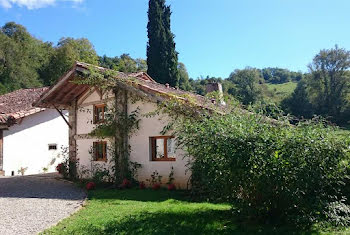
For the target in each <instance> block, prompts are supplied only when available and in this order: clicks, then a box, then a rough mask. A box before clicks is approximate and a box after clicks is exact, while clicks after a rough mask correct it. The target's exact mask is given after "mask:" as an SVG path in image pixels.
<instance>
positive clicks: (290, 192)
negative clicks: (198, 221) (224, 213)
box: [176, 111, 349, 224]
mask: <svg viewBox="0 0 350 235" xmlns="http://www.w3.org/2000/svg"><path fill="white" fill-rule="evenodd" d="M176 126H177V127H176V135H177V136H178V144H179V145H182V146H183V147H184V148H185V149H186V150H187V152H188V154H189V156H192V159H193V160H192V161H191V164H190V168H191V171H192V191H193V193H194V195H197V196H206V197H208V198H210V199H212V200H220V201H228V202H230V203H232V205H234V206H235V207H236V208H237V209H238V211H239V212H240V213H242V214H244V215H247V216H248V217H250V218H252V219H254V220H257V219H261V220H263V221H271V220H278V221H280V222H282V221H283V222H293V223H297V224H305V223H312V222H316V221H318V220H319V219H322V218H326V217H327V218H330V217H331V216H330V214H329V213H332V212H331V211H330V210H329V208H333V209H334V205H335V204H334V203H336V202H339V201H341V200H342V199H343V195H342V190H341V189H342V187H343V186H344V182H345V178H346V177H347V161H348V152H349V142H348V140H346V139H345V138H342V139H341V138H340V137H339V136H337V134H336V132H335V131H334V129H332V128H330V127H328V128H325V127H324V125H323V124H322V123H311V122H310V123H300V124H299V125H298V126H291V125H288V124H285V123H282V122H281V123H279V122H276V121H272V120H270V119H266V118H264V117H262V116H261V115H258V114H252V113H246V112H238V111H235V112H233V113H231V114H228V115H214V114H212V115H210V117H209V118H201V119H197V120H193V119H184V120H182V121H181V122H180V123H179V121H178V125H176ZM332 203H333V204H332ZM332 205H333V206H332ZM333 211H335V209H334V210H333ZM338 211H339V210H338ZM335 216H336V215H335ZM342 223H344V221H342Z"/></svg>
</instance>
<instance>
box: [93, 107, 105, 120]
mask: <svg viewBox="0 0 350 235" xmlns="http://www.w3.org/2000/svg"><path fill="white" fill-rule="evenodd" d="M105 112H106V105H105V104H99V105H94V124H99V123H101V122H103V121H104V120H105Z"/></svg>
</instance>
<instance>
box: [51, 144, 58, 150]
mask: <svg viewBox="0 0 350 235" xmlns="http://www.w3.org/2000/svg"><path fill="white" fill-rule="evenodd" d="M49 150H57V144H49Z"/></svg>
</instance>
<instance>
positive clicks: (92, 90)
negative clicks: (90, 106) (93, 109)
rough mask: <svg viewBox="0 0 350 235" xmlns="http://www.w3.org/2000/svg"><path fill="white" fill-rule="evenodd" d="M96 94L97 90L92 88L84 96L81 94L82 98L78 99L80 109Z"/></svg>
mask: <svg viewBox="0 0 350 235" xmlns="http://www.w3.org/2000/svg"><path fill="white" fill-rule="evenodd" d="M94 92H95V88H90V89H89V90H87V91H85V92H84V93H83V94H81V96H80V97H78V107H79V106H80V105H81V104H82V103H83V102H84V101H85V100H86V99H87V98H88V97H89V96H90V95H92V94H93V93H94Z"/></svg>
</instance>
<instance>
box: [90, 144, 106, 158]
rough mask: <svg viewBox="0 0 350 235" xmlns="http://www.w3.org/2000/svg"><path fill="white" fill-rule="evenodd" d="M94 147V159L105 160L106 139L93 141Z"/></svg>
mask: <svg viewBox="0 0 350 235" xmlns="http://www.w3.org/2000/svg"><path fill="white" fill-rule="evenodd" d="M93 148H94V151H93V153H94V161H104V162H106V161H107V142H106V141H99V142H94V144H93Z"/></svg>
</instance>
